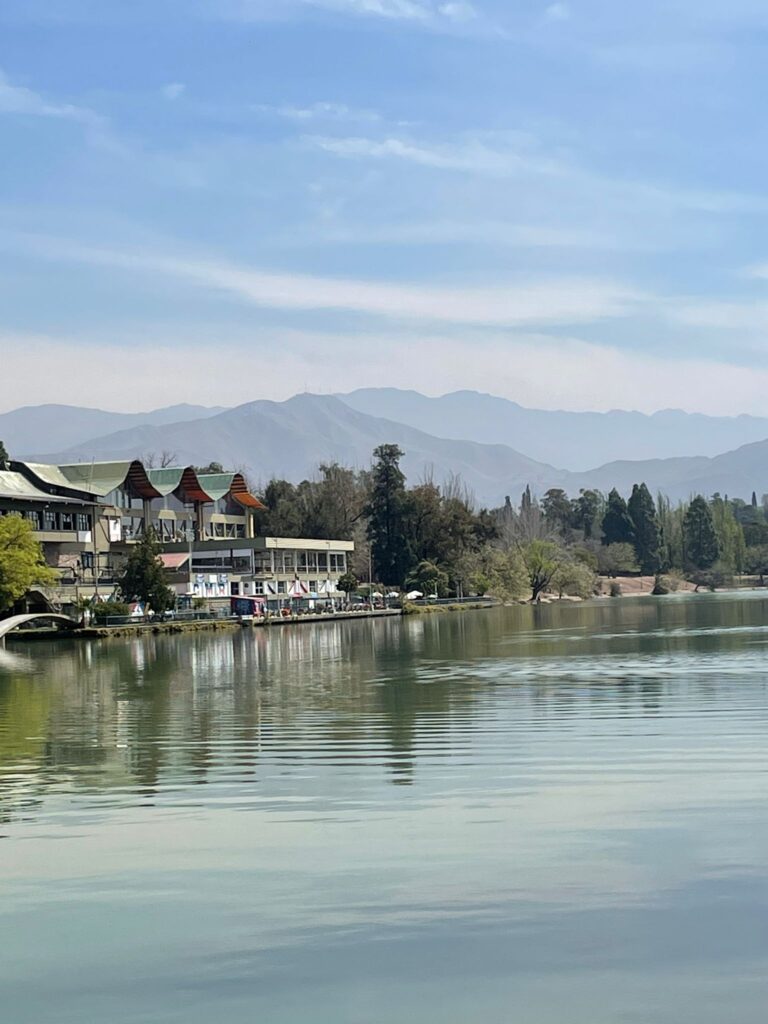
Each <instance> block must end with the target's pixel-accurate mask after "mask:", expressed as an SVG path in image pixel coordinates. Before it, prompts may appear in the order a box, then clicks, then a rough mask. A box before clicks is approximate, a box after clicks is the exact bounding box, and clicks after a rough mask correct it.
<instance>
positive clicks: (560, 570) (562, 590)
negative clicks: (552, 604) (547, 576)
mask: <svg viewBox="0 0 768 1024" xmlns="http://www.w3.org/2000/svg"><path fill="white" fill-rule="evenodd" d="M596 584H597V576H596V575H595V574H594V572H592V570H591V569H590V568H589V566H588V565H585V564H584V563H583V562H579V561H562V562H560V564H559V565H558V567H557V568H556V569H555V572H554V575H553V576H552V584H551V585H552V588H553V589H554V590H555V591H556V592H557V595H558V597H563V595H564V594H568V595H569V596H571V597H584V598H587V597H592V596H594V593H595V586H596Z"/></svg>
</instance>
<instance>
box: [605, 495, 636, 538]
mask: <svg viewBox="0 0 768 1024" xmlns="http://www.w3.org/2000/svg"><path fill="white" fill-rule="evenodd" d="M634 542H635V529H634V526H633V525H632V519H631V517H630V515H629V510H628V508H627V503H626V501H624V499H623V498H622V496H621V495H620V494H619V492H618V491H617V490H616V488H615V487H614V488H613V490H612V491H611V493H610V494H609V495H608V505H607V507H606V510H605V515H604V516H603V544H634Z"/></svg>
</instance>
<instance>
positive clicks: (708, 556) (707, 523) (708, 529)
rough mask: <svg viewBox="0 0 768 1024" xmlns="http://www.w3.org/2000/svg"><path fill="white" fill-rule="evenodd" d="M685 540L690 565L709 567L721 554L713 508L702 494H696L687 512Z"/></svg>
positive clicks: (686, 556)
mask: <svg viewBox="0 0 768 1024" xmlns="http://www.w3.org/2000/svg"><path fill="white" fill-rule="evenodd" d="M683 541H684V545H685V559H686V563H687V566H688V567H692V568H694V569H709V568H710V567H711V566H712V565H714V564H715V562H716V561H717V559H718V558H719V556H720V545H719V543H718V540H717V532H716V530H715V524H714V521H713V519H712V510H711V509H710V507H709V505H708V504H707V502H706V501H705V500H704V498H702V496H701V495H700V494H697V495H696V497H695V498H694V499H693V501H692V502H691V504H690V505H689V506H688V511H687V512H686V513H685V518H684V520H683Z"/></svg>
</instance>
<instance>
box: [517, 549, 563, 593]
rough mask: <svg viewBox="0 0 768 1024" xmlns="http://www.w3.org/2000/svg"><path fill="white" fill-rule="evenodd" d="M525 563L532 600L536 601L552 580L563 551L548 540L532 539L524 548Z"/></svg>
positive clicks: (561, 559)
mask: <svg viewBox="0 0 768 1024" xmlns="http://www.w3.org/2000/svg"><path fill="white" fill-rule="evenodd" d="M522 556H523V564H524V566H525V571H526V573H527V575H528V585H529V586H530V588H531V601H536V600H537V598H538V597H539V595H540V594H542V593H543V592H544V591H545V590H546V589H547V587H548V586H549V585H550V583H551V582H552V577H553V576H554V575H555V573H556V572H557V570H558V568H559V567H560V565H561V563H562V561H563V551H562V549H561V548H559V547H558V546H557V544H553V543H552V541H548V540H532V541H531V542H530V543H529V544H526V545H525V547H524V548H523V549H522Z"/></svg>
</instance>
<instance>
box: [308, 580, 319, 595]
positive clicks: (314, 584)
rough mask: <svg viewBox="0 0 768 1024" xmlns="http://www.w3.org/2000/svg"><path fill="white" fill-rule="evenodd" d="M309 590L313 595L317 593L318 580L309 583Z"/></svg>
mask: <svg viewBox="0 0 768 1024" xmlns="http://www.w3.org/2000/svg"><path fill="white" fill-rule="evenodd" d="M309 589H310V591H311V592H312V593H313V594H316V593H317V580H310V581H309Z"/></svg>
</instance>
